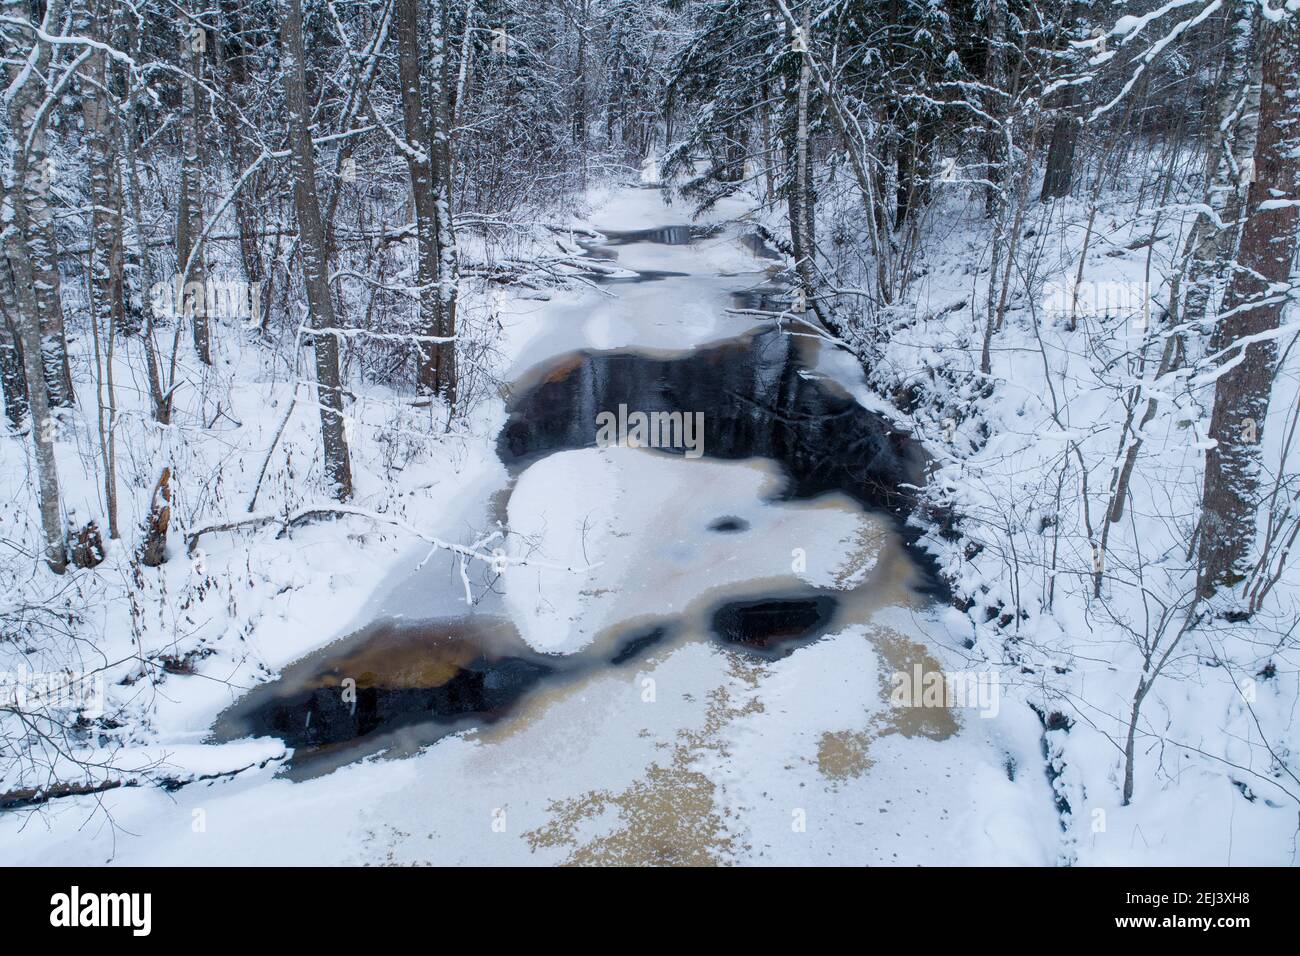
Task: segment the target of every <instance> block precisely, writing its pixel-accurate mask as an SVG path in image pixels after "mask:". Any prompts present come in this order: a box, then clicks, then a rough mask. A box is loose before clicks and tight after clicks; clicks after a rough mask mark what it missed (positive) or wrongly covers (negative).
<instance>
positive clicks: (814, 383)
mask: <svg viewBox="0 0 1300 956" xmlns="http://www.w3.org/2000/svg"><path fill="white" fill-rule="evenodd" d="M815 347H816V346H813V345H810V344H809V340H807V339H800V338H796V337H792V336H790V335H787V334H786V333H784V332H782V331H780V330H777V329H772V330H769V331H765V332H760V333H758V334H755V335H753V336H749V337H746V338H744V339H738V340H736V341H734V342H729V343H724V344H722V345H718V346H715V347H713V348H706V349H698V350H696V351H694V352H691V353H688V354H686V355H684V356H681V357H665V358H659V357H654V356H647V355H642V354H638V353H632V352H595V351H587V352H580V353H575V354H574V355H571V356H566V357H565V358H564V359H561V360H559V361H557V362H556V363H554V364H552V365H548V366H547V368H546V369H543V370H541V371H540V372H538V373H536V374H535V375H534V376H533V377H532V378H533V381H532V383H531V384H529V383H525V388H524V390H523V391H521V392H519V393H518V394H517V395H516V396H515V397H514V398H512V399H511V400H510V401H509V402H508V404H507V411H508V413H509V419H508V420H507V422H506V425H505V427H504V428H503V429H502V430H501V433H500V435H499V437H498V439H497V454H498V455H499V456H500V458H501V460H502V461H503V462H505V464H506V465H507V466H508V467H510V469H511V470H512V471H516V472H517V471H522V470H523V469H524V468H526V467H527V466H528V465H530V464H532V463H533V462H535V461H537V460H538V459H540V458H542V457H545V456H546V455H549V454H551V453H553V452H557V451H563V450H566V449H573V448H594V447H595V446H596V428H597V425H596V417H597V415H598V414H599V413H601V412H603V411H616V410H617V409H618V407H619V406H620V405H625V406H626V407H627V408H629V409H637V410H640V411H643V412H647V413H651V412H670V413H671V412H683V413H693V412H702V413H703V414H704V419H703V421H704V445H703V452H704V455H705V456H706V457H710V458H718V459H724V460H736V459H744V458H754V457H762V458H770V459H773V460H774V461H776V462H778V463H779V464H780V465H781V466H782V467H783V469H784V471H785V472H786V474H787V476H788V477H789V487H788V489H787V495H788V497H792V498H811V497H815V496H817V495H820V494H824V493H826V492H829V491H841V492H844V493H845V494H847V495H849V496H850V497H852V498H854V499H855V500H856V501H858V502H859V503H860V504H862V505H863V506H865V507H868V508H874V509H883V510H886V511H889V512H891V513H893V514H895V515H898V516H902V515H905V514H906V513H907V512H908V511H909V510H910V508H911V504H912V497H911V495H910V493H909V491H908V489H907V487H906V486H907V485H909V484H911V485H915V484H919V482H920V480H921V471H922V466H923V458H922V455H921V452H920V450H919V448H918V447H917V446H916V444H915V443H914V442H913V441H912V440H911V438H910V437H909V436H907V435H906V434H904V433H902V432H899V431H897V430H894V429H892V428H891V427H890V425H889V423H888V422H887V421H886V420H885V419H883V418H882V417H881V416H879V415H877V414H876V413H874V412H871V411H868V410H867V409H865V408H863V407H862V406H861V405H860V404H859V403H858V402H857V401H855V400H854V399H853V398H852V397H851V396H849V395H848V394H847V393H846V392H844V391H843V390H842V389H840V388H839V387H838V386H836V385H834V384H833V383H829V382H827V381H826V380H824V379H822V378H819V377H817V376H814V375H811V374H809V373H808V372H807V365H806V364H805V361H806V360H809V359H810V356H809V354H808V353H809V351H810V350H811V349H812V348H815ZM666 450H667V451H670V452H671V449H666Z"/></svg>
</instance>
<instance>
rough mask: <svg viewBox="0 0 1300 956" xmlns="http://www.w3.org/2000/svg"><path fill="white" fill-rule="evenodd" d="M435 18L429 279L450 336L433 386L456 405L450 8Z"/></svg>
mask: <svg viewBox="0 0 1300 956" xmlns="http://www.w3.org/2000/svg"><path fill="white" fill-rule="evenodd" d="M437 9H438V23H439V24H440V26H437V28H436V29H435V33H434V37H433V52H434V56H433V62H432V64H431V65H432V69H433V85H432V88H431V91H430V106H429V137H428V142H429V147H428V151H429V157H430V159H431V160H432V162H433V170H432V171H433V188H434V196H435V202H434V209H435V212H436V214H437V219H436V232H437V247H436V248H437V258H436V260H435V265H436V270H435V272H434V284H435V287H436V289H437V292H438V311H437V328H436V334H437V335H438V336H440V337H442V338H444V339H448V340H449V341H443V342H438V343H436V344H435V345H434V366H435V386H436V389H437V391H438V392H439V393H440V394H441V395H442V397H443V399H444V400H445V401H446V402H447V405H448V407H450V408H453V409H454V408H455V407H456V394H457V385H458V380H459V376H458V374H457V370H456V343H455V341H450V340H451V339H452V338H453V337H454V336H455V335H456V307H457V300H458V295H459V283H460V265H459V262H458V259H457V254H456V226H455V222H454V220H453V219H452V210H453V208H454V206H453V197H452V192H453V190H452V182H453V180H454V177H455V172H456V171H455V158H454V154H453V152H452V127H453V125H454V124H453V121H452V103H451V99H452V95H453V90H452V73H451V55H450V54H451V50H450V40H449V38H450V36H451V10H450V4H449V3H448V2H447V0H439V3H438V5H437Z"/></svg>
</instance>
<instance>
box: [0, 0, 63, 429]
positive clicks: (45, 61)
mask: <svg viewBox="0 0 1300 956" xmlns="http://www.w3.org/2000/svg"><path fill="white" fill-rule="evenodd" d="M0 9H2V10H3V12H4V13H5V14H6V15H7V16H10V17H14V18H16V19H21V20H26V19H27V17H28V8H27V5H26V4H25V3H23V2H21V0H3V2H2V3H0ZM66 11H67V0H50V2H49V3H48V4H47V6H46V11H45V21H44V22H45V24H46V26H47V27H48V28H49V29H50V30H52V31H54V32H58V31H59V30H60V28H61V25H62V20H63V17H64V14H65V12H66ZM11 35H16V36H20V37H21V39H22V41H27V42H32V43H34V44H35V47H34V51H33V55H32V57H31V59H30V61H29V59H28V57H27V56H26V55H25V51H23V52H24V55H22V56H12V57H11V58H10V59H9V63H8V70H7V76H8V80H9V83H10V84H11V85H12V84H14V83H16V82H17V80H18V79H19V77H20V75H21V73H22V71H23V69H24V68H25V67H26V66H27V65H28V64H29V62H30V65H31V71H30V73H28V74H27V76H26V79H25V81H24V82H23V83H22V84H21V85H19V86H18V87H17V89H16V90H15V91H14V93H13V97H12V99H11V100H10V101H9V128H10V130H11V131H12V132H13V135H14V136H15V137H17V142H16V143H15V147H16V148H15V149H14V155H13V178H12V180H11V182H12V183H13V184H14V189H15V190H16V191H17V192H20V193H21V196H17V197H15V198H14V201H15V204H18V205H21V206H22V207H23V209H24V210H25V216H26V222H27V225H26V227H25V229H24V234H23V245H24V247H25V249H26V254H27V255H28V256H30V257H31V258H30V260H29V261H30V268H31V272H32V277H33V280H34V282H35V285H34V287H33V294H34V295H35V296H36V306H37V308H38V309H39V318H40V335H39V342H38V344H39V346H40V351H39V352H38V353H37V355H38V357H39V359H40V363H41V367H42V377H43V379H44V381H45V383H46V388H47V389H48V391H49V401H50V403H51V404H53V405H72V404H73V403H74V401H75V399H76V396H75V392H74V391H73V388H72V371H71V369H70V367H69V365H68V342H67V335H66V333H65V331H64V323H63V295H62V291H61V284H60V281H59V256H58V248H57V246H56V244H55V238H54V210H53V207H52V205H51V203H50V192H51V190H52V188H53V187H54V185H55V183H56V182H58V178H59V169H58V167H57V165H56V163H55V162H54V160H53V159H52V158H51V157H50V155H49V153H48V151H47V146H46V135H45V130H46V125H47V123H48V121H49V115H50V114H49V111H46V112H44V113H42V109H41V108H42V105H43V103H44V101H45V97H46V95H47V91H46V88H45V86H46V80H45V78H46V73H47V71H48V69H49V66H50V59H51V52H50V46H51V45H50V44H48V43H46V42H44V41H42V40H37V39H35V38H34V37H32V36H31V34H30V33H21V34H19V33H17V31H15V33H14V34H11ZM15 49H18V50H22V45H21V44H19V45H15Z"/></svg>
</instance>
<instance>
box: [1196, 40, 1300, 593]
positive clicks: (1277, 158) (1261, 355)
mask: <svg viewBox="0 0 1300 956" xmlns="http://www.w3.org/2000/svg"><path fill="white" fill-rule="evenodd" d="M1261 29H1262V32H1263V54H1262V59H1263V78H1262V85H1261V89H1260V104H1259V132H1258V135H1257V138H1256V145H1255V155H1254V162H1253V179H1252V181H1251V182H1250V187H1249V191H1248V192H1247V195H1246V209H1245V213H1246V220H1245V224H1244V225H1243V227H1242V232H1241V243H1240V248H1239V250H1238V253H1237V257H1236V262H1235V264H1234V268H1233V270H1232V278H1231V282H1230V284H1229V286H1228V291H1227V294H1226V296H1225V297H1224V300H1223V304H1222V306H1221V308H1220V315H1219V325H1218V326H1217V328H1216V331H1215V335H1214V337H1213V340H1212V348H1214V350H1215V351H1216V353H1217V354H1218V355H1219V356H1220V364H1219V368H1218V372H1217V374H1218V378H1217V381H1216V382H1215V388H1214V406H1213V410H1212V411H1211V415H1210V428H1209V436H1210V438H1212V439H1213V440H1214V442H1215V444H1214V447H1213V448H1211V449H1210V450H1209V451H1208V452H1207V453H1206V457H1205V485H1204V492H1203V496H1202V513H1201V520H1200V526H1199V531H1198V535H1199V537H1198V544H1199V576H1198V585H1199V590H1200V593H1201V594H1202V595H1207V594H1209V593H1211V592H1213V591H1214V590H1215V588H1216V587H1218V586H1220V585H1232V584H1236V583H1237V582H1238V581H1240V580H1241V579H1242V577H1243V575H1244V572H1245V567H1244V563H1245V560H1246V558H1247V555H1248V552H1249V550H1250V548H1251V545H1252V544H1253V542H1254V538H1255V505H1256V498H1257V491H1258V485H1259V470H1260V467H1261V460H1260V450H1259V441H1260V438H1261V436H1262V435H1263V431H1264V418H1265V415H1266V414H1267V412H1268V405H1269V397H1270V394H1271V392H1272V388H1273V378H1274V375H1275V373H1276V371H1277V340H1276V338H1275V337H1274V336H1271V335H1270V333H1272V332H1275V331H1276V330H1277V328H1278V326H1279V324H1280V322H1281V318H1282V310H1283V308H1284V307H1285V305H1286V302H1287V299H1288V295H1289V289H1290V276H1291V263H1292V260H1293V259H1294V257H1295V251H1296V228H1297V222H1298V220H1300V88H1297V86H1296V82H1295V79H1296V77H1297V76H1300V14H1291V15H1288V16H1285V17H1282V18H1281V19H1279V20H1278V21H1277V22H1265V23H1264V24H1262V27H1261ZM1250 172H1251V170H1250V169H1249V167H1248V171H1247V175H1248V176H1249V173H1250Z"/></svg>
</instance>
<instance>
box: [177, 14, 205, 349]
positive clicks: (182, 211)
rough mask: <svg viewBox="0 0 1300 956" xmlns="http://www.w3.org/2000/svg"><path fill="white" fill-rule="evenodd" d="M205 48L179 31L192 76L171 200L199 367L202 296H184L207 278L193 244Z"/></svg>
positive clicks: (199, 214) (199, 221) (201, 37)
mask: <svg viewBox="0 0 1300 956" xmlns="http://www.w3.org/2000/svg"><path fill="white" fill-rule="evenodd" d="M206 48H207V33H206V31H205V30H203V29H201V28H199V27H197V26H191V27H190V30H189V31H182V33H181V47H180V51H181V55H180V60H181V63H182V64H183V65H184V66H185V68H186V69H187V70H188V71H189V72H190V74H191V75H192V76H193V77H194V79H193V80H188V79H187V80H184V81H182V85H181V100H182V103H183V106H184V116H183V117H182V118H181V183H180V197H179V199H178V201H177V204H176V274H177V275H178V276H181V277H182V279H183V280H184V283H185V290H184V291H183V295H184V297H183V299H182V301H183V302H184V305H185V308H184V311H185V314H186V316H187V317H188V318H189V319H190V330H191V333H192V338H193V341H194V351H195V353H196V354H197V355H198V357H199V360H200V361H201V362H203V364H204V365H211V364H212V346H211V336H210V333H209V330H208V314H207V296H206V295H205V294H204V293H203V292H202V291H199V292H196V293H194V294H190V292H189V290H190V289H196V290H202V289H203V288H204V283H205V282H206V280H207V269H206V268H205V265H204V261H203V259H204V250H203V249H201V248H196V247H197V246H198V244H199V242H200V237H201V236H202V235H203V204H204V183H203V157H202V149H201V147H200V143H201V142H202V139H201V137H202V135H203V115H204V112H205V110H204V106H205V101H206V98H207V97H206V94H205V93H204V92H203V89H202V87H201V86H200V85H199V80H200V79H201V78H202V76H203V53H204V51H205V50H206Z"/></svg>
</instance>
